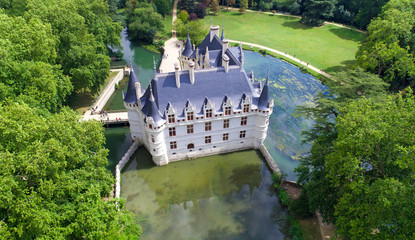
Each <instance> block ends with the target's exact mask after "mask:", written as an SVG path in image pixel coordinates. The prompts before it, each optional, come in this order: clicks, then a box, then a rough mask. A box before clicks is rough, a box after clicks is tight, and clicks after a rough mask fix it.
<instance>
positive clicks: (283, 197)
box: [274, 184, 290, 207]
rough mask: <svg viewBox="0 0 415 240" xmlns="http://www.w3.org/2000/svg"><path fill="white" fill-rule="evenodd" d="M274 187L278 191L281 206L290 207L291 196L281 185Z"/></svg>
mask: <svg viewBox="0 0 415 240" xmlns="http://www.w3.org/2000/svg"><path fill="white" fill-rule="evenodd" d="M274 187H275V188H276V189H277V195H278V198H279V199H280V202H281V204H282V205H283V206H285V207H288V206H289V205H290V195H288V193H287V192H286V191H285V190H284V189H282V188H281V187H280V186H279V185H277V184H274Z"/></svg>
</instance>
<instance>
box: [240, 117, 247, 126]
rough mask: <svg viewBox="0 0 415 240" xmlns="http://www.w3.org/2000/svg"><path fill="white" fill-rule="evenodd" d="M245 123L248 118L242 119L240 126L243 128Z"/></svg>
mask: <svg viewBox="0 0 415 240" xmlns="http://www.w3.org/2000/svg"><path fill="white" fill-rule="evenodd" d="M247 121H248V117H242V118H241V126H245V125H246V122H247Z"/></svg>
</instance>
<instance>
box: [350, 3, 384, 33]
mask: <svg viewBox="0 0 415 240" xmlns="http://www.w3.org/2000/svg"><path fill="white" fill-rule="evenodd" d="M388 2H389V0H372V1H357V5H358V14H357V15H356V18H355V21H356V23H357V25H358V26H359V27H360V28H366V27H367V25H368V24H369V23H370V21H371V20H372V19H373V18H375V17H377V16H378V15H379V14H380V13H381V11H382V7H383V6H384V5H385V4H386V3H388Z"/></svg>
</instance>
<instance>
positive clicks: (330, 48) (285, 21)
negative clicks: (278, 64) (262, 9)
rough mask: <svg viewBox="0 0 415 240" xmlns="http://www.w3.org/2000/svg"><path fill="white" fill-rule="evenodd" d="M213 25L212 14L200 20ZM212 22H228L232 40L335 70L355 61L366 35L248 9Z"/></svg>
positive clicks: (229, 13) (330, 70)
mask: <svg viewBox="0 0 415 240" xmlns="http://www.w3.org/2000/svg"><path fill="white" fill-rule="evenodd" d="M201 21H202V22H203V23H204V24H205V25H210V17H206V18H205V19H201ZM213 22H214V23H215V24H218V25H222V23H224V24H225V35H226V37H227V38H229V39H233V40H239V41H245V42H251V43H256V44H260V45H264V46H267V47H270V48H273V49H277V50H280V51H283V52H287V53H288V54H289V55H293V56H295V57H297V58H299V59H301V60H303V61H305V62H309V63H310V64H311V65H313V66H316V67H318V68H321V69H324V71H326V72H336V71H339V70H342V69H344V68H346V67H347V66H348V65H350V64H353V63H354V57H355V52H356V50H357V48H358V46H359V43H360V42H361V41H363V40H364V39H365V34H363V33H359V32H355V31H353V30H349V29H345V28H341V27H337V26H333V25H326V26H323V27H316V28H312V27H308V26H306V25H303V24H301V23H300V22H299V20H298V18H293V17H288V16H278V15H275V16H274V15H268V14H263V13H257V12H255V13H254V12H247V13H245V14H243V15H240V14H239V12H236V11H222V12H219V13H218V15H217V16H213Z"/></svg>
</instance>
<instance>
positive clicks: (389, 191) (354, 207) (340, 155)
mask: <svg viewBox="0 0 415 240" xmlns="http://www.w3.org/2000/svg"><path fill="white" fill-rule="evenodd" d="M342 111H343V113H344V114H342V115H341V116H339V117H338V118H337V123H336V128H337V131H338V136H337V138H336V141H335V143H334V145H333V152H332V153H330V154H329V155H328V156H327V157H326V166H327V168H328V175H327V178H328V179H329V182H330V185H331V186H332V187H334V188H336V189H340V191H341V195H340V199H339V202H338V203H337V204H336V206H335V216H336V231H337V232H338V233H340V234H341V235H342V236H343V237H346V238H347V239H412V238H414V237H415V212H414V211H413V208H414V207H415V202H414V201H413V198H414V197H415V185H414V184H415V165H414V158H415V128H414V124H415V96H414V95H413V94H412V90H411V89H409V90H408V93H407V94H404V95H403V96H402V95H401V94H397V95H392V96H388V97H387V98H385V99H383V100H380V101H379V100H378V101H374V100H373V99H361V100H359V101H356V102H351V103H350V104H348V105H347V106H346V107H344V108H343V109H342Z"/></svg>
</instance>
